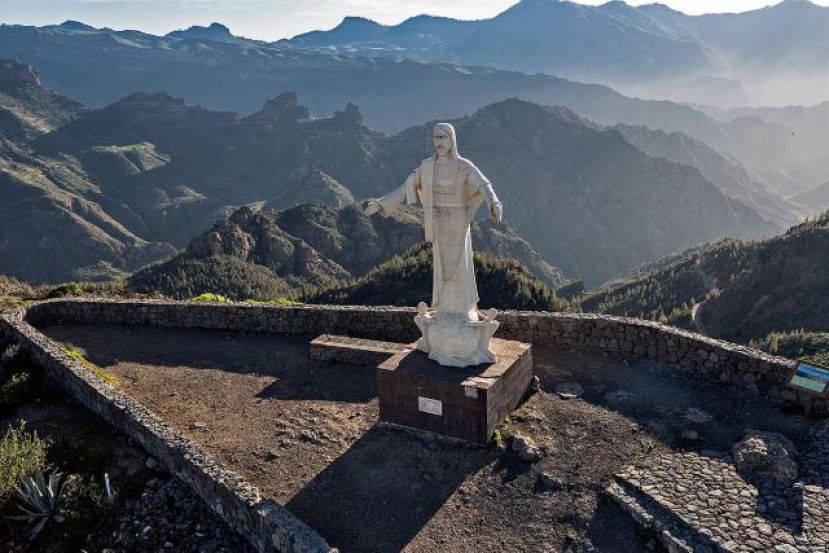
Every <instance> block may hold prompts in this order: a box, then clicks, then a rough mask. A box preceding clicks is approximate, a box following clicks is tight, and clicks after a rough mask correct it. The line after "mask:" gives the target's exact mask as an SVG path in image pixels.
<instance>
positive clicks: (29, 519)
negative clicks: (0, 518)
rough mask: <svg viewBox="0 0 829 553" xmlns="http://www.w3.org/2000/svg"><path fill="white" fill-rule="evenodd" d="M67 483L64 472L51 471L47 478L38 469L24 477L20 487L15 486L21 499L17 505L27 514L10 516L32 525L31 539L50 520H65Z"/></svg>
mask: <svg viewBox="0 0 829 553" xmlns="http://www.w3.org/2000/svg"><path fill="white" fill-rule="evenodd" d="M65 485H66V480H65V479H64V478H63V474H61V473H60V472H58V471H57V470H52V471H50V472H49V476H48V478H47V477H46V476H44V474H43V471H41V470H40V469H38V470H37V471H36V472H35V473H34V474H33V475H32V476H30V477H28V478H24V479H23V481H22V482H21V485H20V487H19V488H15V489H16V490H17V495H18V497H19V499H20V502H19V503H18V504H17V507H18V508H19V509H20V510H21V511H23V512H24V513H25V514H23V515H17V516H13V517H9V518H12V519H15V520H23V521H26V523H27V524H30V525H32V529H31V532H30V533H29V539H30V540H33V539H35V538H36V537H37V535H38V534H39V533H40V531H41V530H43V527H44V526H46V523H47V522H49V521H50V520H54V521H55V522H63V517H62V516H61V515H60V511H61V509H62V508H63V500H64V496H63V488H64V486H65Z"/></svg>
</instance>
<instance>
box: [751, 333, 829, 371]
mask: <svg viewBox="0 0 829 553" xmlns="http://www.w3.org/2000/svg"><path fill="white" fill-rule="evenodd" d="M749 345H751V347H754V348H757V349H761V350H763V351H767V352H768V353H771V354H773V355H780V356H782V357H788V358H790V359H803V360H805V361H812V362H814V363H818V364H820V365H829V332H808V331H805V330H792V331H788V332H772V333H771V334H769V335H768V336H766V337H765V338H762V339H759V340H752V341H751V342H750V344H749Z"/></svg>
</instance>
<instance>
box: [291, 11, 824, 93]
mask: <svg viewBox="0 0 829 553" xmlns="http://www.w3.org/2000/svg"><path fill="white" fill-rule="evenodd" d="M826 36H829V8H824V7H821V6H818V5H816V4H813V3H811V2H808V1H806V0H786V1H784V2H782V3H780V4H777V5H775V6H770V7H766V8H763V9H758V10H754V11H749V12H743V13H738V14H708V15H702V16H689V15H686V14H684V13H682V12H679V11H676V10H673V9H671V8H669V7H667V6H665V5H663V4H648V5H643V6H639V7H634V6H630V5H628V4H626V3H624V2H620V1H611V2H607V3H605V4H601V5H599V6H587V5H583V4H579V3H574V2H567V1H558V0H521V1H519V2H518V3H517V4H515V5H514V6H512V7H510V8H509V9H507V10H505V11H504V12H502V13H500V14H498V15H497V16H495V17H493V18H490V19H482V20H476V21H459V20H454V19H448V18H444V17H430V16H427V15H422V16H418V17H413V18H411V19H407V20H406V21H404V22H402V23H400V24H398V25H392V26H386V25H381V24H379V23H376V22H374V21H370V20H367V19H364V18H360V17H347V18H345V19H344V20H343V21H342V23H340V24H339V25H337V26H336V27H335V28H333V29H331V30H328V31H312V32H309V33H304V34H301V35H298V36H296V37H294V38H292V39H290V40H287V41H285V43H286V44H290V45H294V46H301V47H306V48H314V49H328V50H333V51H336V52H340V53H345V54H351V55H353V54H361V55H371V56H385V57H393V58H408V59H415V60H420V61H453V62H456V63H461V64H465V65H482V66H490V67H496V68H499V69H507V70H517V71H522V72H525V73H535V72H542V73H547V74H552V75H559V76H563V77H567V78H571V79H577V80H583V81H588V82H598V83H604V84H609V85H611V86H614V87H616V88H619V89H620V90H623V91H628V92H630V93H632V94H635V95H644V96H647V97H651V98H653V97H660V98H674V99H677V100H683V101H696V102H702V103H711V104H714V105H720V106H723V105H731V106H734V105H747V104H755V105H757V104H793V103H798V104H803V103H816V102H820V101H823V100H824V99H825V97H824V93H823V91H824V90H825V89H826V87H827V84H829V42H827V41H826Z"/></svg>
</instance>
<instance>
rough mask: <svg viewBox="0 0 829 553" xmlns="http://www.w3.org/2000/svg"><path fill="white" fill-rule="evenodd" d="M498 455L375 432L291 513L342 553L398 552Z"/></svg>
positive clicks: (297, 499)
mask: <svg viewBox="0 0 829 553" xmlns="http://www.w3.org/2000/svg"><path fill="white" fill-rule="evenodd" d="M496 455H497V453H494V452H493V451H491V450H487V449H478V448H471V447H469V446H466V445H463V444H460V443H455V442H452V441H446V440H442V439H439V438H435V437H432V436H428V435H425V434H419V433H412V432H405V431H400V430H396V429H389V428H383V427H379V426H375V427H374V428H372V429H371V430H369V431H368V432H367V433H366V434H365V435H363V436H362V437H361V438H360V439H359V440H357V441H356V442H355V443H354V444H353V445H352V446H351V447H350V448H349V449H348V450H347V451H346V452H345V453H344V454H342V455H341V456H340V457H339V458H337V459H336V460H335V461H334V462H333V463H331V464H330V465H329V466H328V467H327V468H326V469H325V470H324V471H322V472H321V473H319V474H318V475H317V476H316V477H315V478H314V479H313V480H312V481H311V482H309V483H308V485H306V486H305V487H304V488H303V489H302V490H300V491H299V492H298V493H297V494H296V495H295V496H294V497H293V498H291V499H290V501H288V503H287V505H286V506H287V507H288V508H289V509H290V510H291V512H293V513H295V514H296V515H297V516H299V517H300V518H302V519H303V520H304V521H305V522H307V523H308V524H310V525H311V526H312V527H314V528H317V529H318V530H320V532H321V533H322V534H323V535H324V537H325V538H326V539H327V540H328V541H329V543H331V544H332V545H334V546H336V547H339V548H340V549H341V550H342V551H351V552H355V551H372V552H392V551H400V550H401V549H403V548H404V547H405V546H406V544H408V543H409V542H410V541H411V540H412V539H413V538H414V537H415V536H416V535H417V534H418V532H420V531H421V530H422V529H423V528H424V527H425V526H426V524H427V523H428V522H429V520H430V519H431V518H432V517H433V516H434V515H435V513H436V512H437V511H438V510H439V509H440V508H441V507H442V506H443V505H444V503H446V501H447V499H448V498H449V497H450V496H451V495H452V494H453V493H454V492H455V490H457V488H458V487H459V486H460V485H461V484H462V483H463V482H464V480H466V479H467V478H468V477H470V476H471V475H473V474H475V473H476V472H478V471H479V470H480V469H481V468H482V467H484V466H485V465H487V464H489V463H491V462H492V461H493V460H494V458H495V456H496Z"/></svg>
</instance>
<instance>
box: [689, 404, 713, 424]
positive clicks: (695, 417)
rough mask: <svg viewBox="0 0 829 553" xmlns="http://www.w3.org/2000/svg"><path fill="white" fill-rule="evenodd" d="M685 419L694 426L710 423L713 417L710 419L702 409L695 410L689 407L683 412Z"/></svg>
mask: <svg viewBox="0 0 829 553" xmlns="http://www.w3.org/2000/svg"><path fill="white" fill-rule="evenodd" d="M685 418H686V419H688V420H689V421H691V422H693V423H696V424H705V423H708V422H711V420H712V419H713V418H714V417H712V416H711V415H709V414H708V413H706V412H705V411H703V410H702V409H697V408H696V407H689V408H688V410H687V411H686V412H685Z"/></svg>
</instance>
